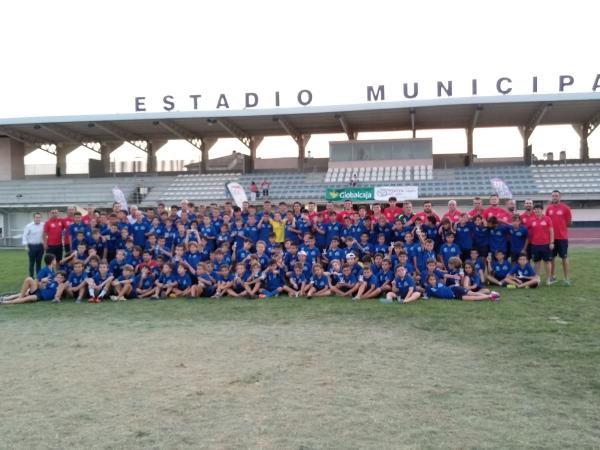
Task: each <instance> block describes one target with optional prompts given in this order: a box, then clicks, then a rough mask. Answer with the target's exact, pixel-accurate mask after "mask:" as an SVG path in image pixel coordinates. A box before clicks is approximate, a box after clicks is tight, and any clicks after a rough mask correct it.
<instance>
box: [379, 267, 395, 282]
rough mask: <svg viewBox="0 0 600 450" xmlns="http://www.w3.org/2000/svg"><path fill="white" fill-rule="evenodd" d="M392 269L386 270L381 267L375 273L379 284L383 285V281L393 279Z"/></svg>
mask: <svg viewBox="0 0 600 450" xmlns="http://www.w3.org/2000/svg"><path fill="white" fill-rule="evenodd" d="M394 276H395V275H394V271H393V270H391V269H390V270H388V271H387V272H386V271H384V270H383V269H382V270H381V271H380V272H379V273H378V274H377V277H378V278H379V286H383V285H384V284H385V283H387V282H388V281H393V279H394Z"/></svg>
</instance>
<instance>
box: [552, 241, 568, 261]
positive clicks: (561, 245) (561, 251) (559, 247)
mask: <svg viewBox="0 0 600 450" xmlns="http://www.w3.org/2000/svg"><path fill="white" fill-rule="evenodd" d="M568 253H569V241H568V240H567V239H555V240H554V249H553V250H552V257H553V258H556V257H557V256H559V257H560V258H561V259H565V258H566V257H567V256H568Z"/></svg>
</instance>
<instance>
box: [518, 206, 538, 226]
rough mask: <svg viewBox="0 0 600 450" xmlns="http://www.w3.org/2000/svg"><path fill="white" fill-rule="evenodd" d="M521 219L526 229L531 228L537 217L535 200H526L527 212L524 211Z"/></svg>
mask: <svg viewBox="0 0 600 450" xmlns="http://www.w3.org/2000/svg"><path fill="white" fill-rule="evenodd" d="M520 217H521V224H523V225H525V227H526V228H529V224H530V223H531V221H532V220H533V218H534V217H535V214H534V213H533V200H531V199H527V200H525V211H523V213H522V214H521V216H520Z"/></svg>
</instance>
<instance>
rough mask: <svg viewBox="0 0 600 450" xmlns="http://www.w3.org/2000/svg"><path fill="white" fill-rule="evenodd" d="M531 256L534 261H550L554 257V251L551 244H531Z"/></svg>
mask: <svg viewBox="0 0 600 450" xmlns="http://www.w3.org/2000/svg"><path fill="white" fill-rule="evenodd" d="M531 258H532V259H533V261H534V262H538V261H546V262H547V261H550V260H551V259H552V252H551V251H550V246H549V245H548V244H546V245H533V244H532V245H531Z"/></svg>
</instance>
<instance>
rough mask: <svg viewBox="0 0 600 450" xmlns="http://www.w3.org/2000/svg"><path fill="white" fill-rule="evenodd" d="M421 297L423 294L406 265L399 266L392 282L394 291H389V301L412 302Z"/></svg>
mask: <svg viewBox="0 0 600 450" xmlns="http://www.w3.org/2000/svg"><path fill="white" fill-rule="evenodd" d="M420 297H421V294H420V293H419V292H418V291H417V290H416V284H415V281H414V280H413V279H412V277H411V276H410V275H409V274H408V272H407V270H406V267H404V266H398V268H397V269H396V276H395V277H394V282H393V283H392V291H391V292H388V293H387V295H386V299H387V300H389V301H394V300H397V301H398V303H410V302H414V301H415V300H418V299H419V298H420Z"/></svg>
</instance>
